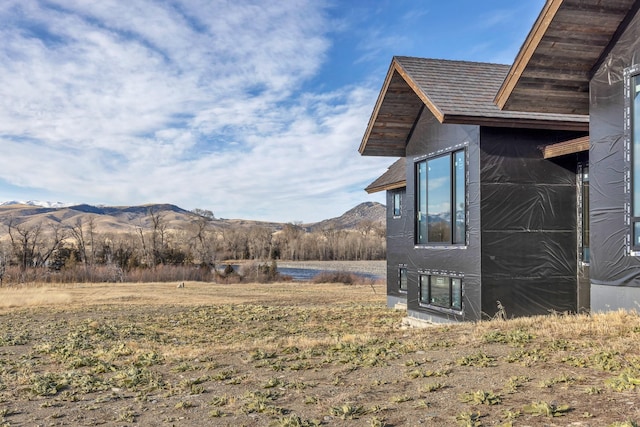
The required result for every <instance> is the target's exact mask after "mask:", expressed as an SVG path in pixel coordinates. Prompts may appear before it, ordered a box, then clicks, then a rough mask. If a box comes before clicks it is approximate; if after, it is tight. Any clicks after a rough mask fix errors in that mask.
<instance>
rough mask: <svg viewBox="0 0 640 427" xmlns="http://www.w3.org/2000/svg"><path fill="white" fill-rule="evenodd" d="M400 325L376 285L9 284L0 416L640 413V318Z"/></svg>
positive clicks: (159, 421)
mask: <svg viewBox="0 0 640 427" xmlns="http://www.w3.org/2000/svg"><path fill="white" fill-rule="evenodd" d="M402 318H403V313H402V312H398V311H394V310H390V309H388V308H386V307H385V292H384V287H383V285H380V284H377V285H362V286H344V285H337V284H329V285H312V284H304V283H286V284H266V285H265V284H240V285H215V284H206V283H194V282H187V283H185V286H184V288H176V284H175V283H174V284H166V283H163V284H159V283H150V284H117V285H116V284H93V285H85V284H83V285H65V286H59V287H38V286H31V287H23V288H4V289H0V426H94V425H109V426H134V425H140V426H164V425H166V426H200V425H214V426H242V425H244V426H305V425H306V426H311V425H326V426H347V425H348V426H359V425H363V426H385V425H386V426H419V425H425V426H455V425H461V426H480V425H484V426H491V425H502V426H508V425H513V426H568V425H571V426H613V425H618V426H622V425H627V426H633V425H635V424H634V423H637V422H638V421H640V394H639V391H638V390H639V389H638V387H640V353H638V341H639V338H640V316H639V315H638V314H637V313H628V312H615V313H610V314H606V315H602V314H598V315H593V316H587V315H579V316H560V315H550V316H545V317H534V318H527V319H515V320H509V321H498V320H496V321H490V322H481V323H467V324H457V325H445V326H433V327H430V328H426V329H409V328H406V327H405V326H403V323H402ZM616 423H617V424H616Z"/></svg>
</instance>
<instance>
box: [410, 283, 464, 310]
mask: <svg viewBox="0 0 640 427" xmlns="http://www.w3.org/2000/svg"><path fill="white" fill-rule="evenodd" d="M420 303H421V304H425V305H433V306H436V307H441V308H448V309H451V310H458V311H460V310H462V279H461V278H459V277H451V276H442V275H431V274H421V275H420Z"/></svg>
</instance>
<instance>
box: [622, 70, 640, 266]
mask: <svg viewBox="0 0 640 427" xmlns="http://www.w3.org/2000/svg"><path fill="white" fill-rule="evenodd" d="M623 74H624V79H623V80H624V113H623V115H624V120H623V123H624V160H625V172H624V184H625V193H626V195H625V209H624V211H625V212H624V217H625V225H626V228H627V235H626V242H625V246H626V253H627V255H631V256H640V212H637V215H635V216H634V213H635V212H634V204H635V203H636V202H638V203H640V200H636V195H635V191H636V185H635V183H634V181H636V180H637V181H639V183H640V176H635V173H634V166H635V162H634V156H635V155H636V154H638V156H639V158H638V161H639V162H640V153H635V152H634V151H635V150H634V148H636V147H634V145H636V144H635V143H636V141H634V133H635V132H634V131H635V128H636V127H639V126H640V118H639V120H638V123H635V120H634V118H635V113H636V111H635V108H634V102H633V101H634V93H633V92H634V90H635V87H634V80H636V78H637V79H638V81H637V82H636V86H637V85H640V64H636V65H633V66H631V67H628V68H626V69H625V70H624V72H623ZM637 145H638V146H639V147H640V141H637ZM638 167H639V168H640V165H638ZM638 174H639V175H640V171H639V172H638ZM638 191H639V193H640V189H638ZM637 197H638V198H640V194H638V196H637ZM636 229H639V232H636ZM636 240H638V243H636Z"/></svg>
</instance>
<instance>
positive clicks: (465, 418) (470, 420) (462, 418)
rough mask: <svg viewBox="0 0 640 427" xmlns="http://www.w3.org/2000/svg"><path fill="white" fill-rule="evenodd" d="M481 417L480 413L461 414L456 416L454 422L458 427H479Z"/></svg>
mask: <svg viewBox="0 0 640 427" xmlns="http://www.w3.org/2000/svg"><path fill="white" fill-rule="evenodd" d="M483 416H484V415H482V414H480V412H463V413H461V414H458V415H456V421H457V422H458V425H459V426H460V427H481V426H482V422H481V421H480V418H482V417H483Z"/></svg>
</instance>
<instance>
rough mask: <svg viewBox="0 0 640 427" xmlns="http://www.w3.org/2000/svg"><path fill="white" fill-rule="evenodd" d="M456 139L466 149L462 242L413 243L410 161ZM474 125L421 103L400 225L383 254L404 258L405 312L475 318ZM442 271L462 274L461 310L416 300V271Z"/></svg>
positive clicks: (476, 143)
mask: <svg viewBox="0 0 640 427" xmlns="http://www.w3.org/2000/svg"><path fill="white" fill-rule="evenodd" d="M461 145H464V146H466V149H467V176H468V177H467V194H468V196H467V218H468V220H467V221H468V223H467V234H468V237H467V245H466V246H458V245H454V246H447V247H443V246H437V245H416V244H415V241H414V227H415V218H416V213H415V196H414V195H415V163H416V162H417V161H420V160H422V159H424V158H425V157H431V156H433V155H436V154H437V153H438V152H440V151H442V152H443V153H444V152H449V151H453V150H454V147H457V148H459V147H460V146H461ZM478 148H479V127H478V126H473V125H450V124H441V123H439V122H438V121H437V120H436V119H435V117H434V116H433V115H432V114H431V113H430V112H429V111H428V110H427V109H425V110H424V112H423V114H422V117H421V118H420V119H419V121H418V123H417V125H416V127H415V129H414V132H413V134H412V137H411V139H410V141H409V143H408V145H407V150H406V157H407V192H406V197H405V200H406V202H405V203H404V206H405V208H406V216H405V219H404V220H403V221H402V229H400V228H398V229H396V230H394V231H395V232H394V235H393V236H390V237H388V238H389V240H388V244H387V254H393V255H392V256H393V257H396V256H397V257H398V258H396V259H394V261H393V263H397V262H398V261H399V260H403V261H404V262H405V263H406V264H407V279H408V293H407V313H408V315H409V316H411V317H416V318H421V319H426V320H432V321H447V320H478V319H480V318H481V312H480V295H481V292H480V187H479V152H478ZM425 270H432V271H441V272H442V271H444V272H450V273H455V274H462V275H464V277H463V279H462V287H463V289H462V292H463V296H462V305H463V312H462V314H458V313H455V312H452V311H449V310H440V309H437V308H431V307H427V306H423V305H421V304H420V302H419V301H420V300H419V294H418V292H419V274H420V272H421V271H425Z"/></svg>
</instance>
